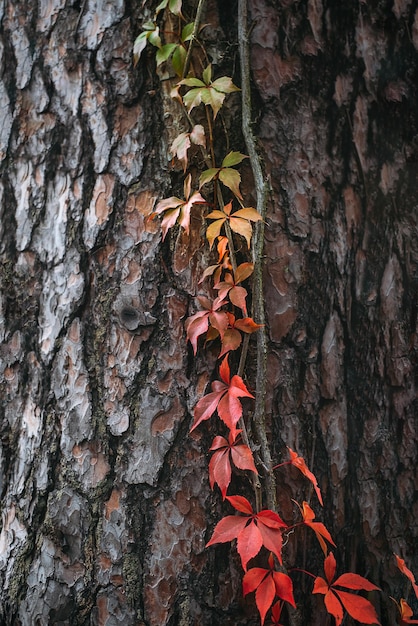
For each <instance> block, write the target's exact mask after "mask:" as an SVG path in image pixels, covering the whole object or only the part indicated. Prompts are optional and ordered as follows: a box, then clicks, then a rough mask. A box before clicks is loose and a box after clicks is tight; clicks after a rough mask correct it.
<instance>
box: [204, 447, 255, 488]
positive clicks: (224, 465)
mask: <svg viewBox="0 0 418 626" xmlns="http://www.w3.org/2000/svg"><path fill="white" fill-rule="evenodd" d="M210 450H212V451H214V454H213V456H212V458H211V460H210V462H209V482H210V486H211V488H212V489H213V487H214V485H215V483H216V484H217V485H218V486H219V488H220V490H221V492H222V497H223V498H224V499H225V495H226V491H227V489H228V487H229V484H230V482H231V464H230V458H232V460H233V462H234V465H235V466H236V467H238V468H239V469H242V470H250V471H253V472H255V473H257V470H256V468H255V465H254V460H253V455H252V452H251V450H250V449H249V447H248V446H246V445H243V444H241V445H240V444H238V443H237V442H236V441H234V440H233V438H232V436H231V435H230V436H229V442H228V441H227V440H226V439H225V438H224V437H220V436H218V437H215V439H214V440H213V442H212V446H211V447H210Z"/></svg>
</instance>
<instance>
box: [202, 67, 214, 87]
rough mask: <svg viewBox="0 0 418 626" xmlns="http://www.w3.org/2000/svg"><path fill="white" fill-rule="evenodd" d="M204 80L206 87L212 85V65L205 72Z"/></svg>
mask: <svg viewBox="0 0 418 626" xmlns="http://www.w3.org/2000/svg"><path fill="white" fill-rule="evenodd" d="M202 78H203V80H204V82H205V84H206V85H210V81H211V79H212V65H211V64H210V63H209V65H208V66H207V68H206V69H204V70H203V74H202Z"/></svg>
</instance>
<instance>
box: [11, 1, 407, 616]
mask: <svg viewBox="0 0 418 626" xmlns="http://www.w3.org/2000/svg"><path fill="white" fill-rule="evenodd" d="M149 4H150V3H147V2H144V3H137V2H130V1H128V0H115V1H114V2H111V3H104V2H103V3H102V2H99V1H96V0H86V1H85V2H69V1H66V0H36V1H29V0H22V1H21V2H19V3H16V2H12V0H3V1H1V0H0V24H1V31H0V59H1V62H0V109H1V112H2V113H1V118H0V172H1V178H0V218H1V221H0V256H1V259H0V278H1V284H0V341H1V344H0V392H1V398H2V401H1V405H0V406H1V409H0V427H1V431H0V432H1V439H0V486H1V516H2V517H1V524H2V525H1V533H0V580H1V586H0V600H1V602H0V621H1V624H4V625H5V626H6V625H20V626H33V625H34V624H36V625H40V626H43V625H47V624H48V625H49V624H57V625H67V624H68V625H71V626H77V625H80V626H81V625H85V624H92V625H97V626H115V625H116V624H123V625H124V626H128V625H135V626H140V625H142V626H143V625H146V626H166V625H168V626H174V625H178V626H185V625H196V626H197V625H203V624H205V625H209V624H214V625H216V624H222V625H223V626H228V625H230V626H233V625H234V626H240V625H242V626H244V625H245V626H249V625H251V624H257V623H259V619H258V617H257V613H256V611H255V609H254V603H253V600H252V599H251V598H250V599H246V600H243V599H242V591H241V580H242V572H241V570H240V566H239V563H238V560H237V559H236V555H235V549H234V548H230V547H229V546H220V547H219V548H216V549H214V548H210V549H208V550H206V549H205V543H206V542H207V541H208V539H209V537H210V534H211V532H212V529H213V526H214V524H215V523H216V522H217V521H218V520H219V519H220V517H221V515H222V511H225V507H224V505H222V502H221V500H220V498H219V496H218V494H217V493H216V492H214V493H212V492H211V491H210V488H209V483H208V479H207V463H208V455H207V450H208V447H209V445H210V441H211V437H210V433H209V432H208V429H206V430H205V429H203V428H202V429H199V432H196V431H194V432H193V433H192V434H191V435H190V434H189V427H190V424H191V415H192V413H193V408H194V405H195V403H196V401H197V400H198V399H199V398H200V397H201V395H202V394H203V392H204V390H205V388H206V387H207V385H208V383H209V382H210V380H211V377H212V374H213V368H214V363H215V355H214V354H212V353H211V352H210V351H209V352H208V353H207V354H201V355H200V356H198V358H197V359H194V358H192V356H191V352H190V350H189V348H188V346H187V344H186V337H185V332H184V329H183V325H182V322H183V320H184V319H185V318H186V317H187V316H188V315H190V314H191V312H193V311H194V309H193V306H194V298H193V297H194V296H195V295H196V293H197V287H196V285H197V283H198V280H199V278H200V275H201V271H202V268H203V267H204V266H205V263H207V260H208V252H207V250H206V248H205V247H204V245H203V240H202V239H201V226H202V221H201V219H200V218H196V219H194V220H192V227H191V235H190V237H187V235H185V234H184V233H181V232H180V233H179V234H178V235H177V236H175V237H174V236H173V237H172V239H171V241H166V242H165V243H164V244H162V242H161V235H160V229H159V225H158V223H157V221H155V220H151V219H149V217H150V215H151V213H152V211H153V208H154V204H155V201H156V200H157V199H160V198H161V197H163V196H164V195H165V194H168V195H172V194H171V192H170V185H171V184H172V180H171V179H170V175H169V158H168V151H167V146H168V141H169V137H170V136H171V135H174V136H175V135H176V134H177V133H178V130H177V129H178V128H179V124H181V122H180V119H179V115H178V112H177V111H176V108H175V106H174V105H173V104H172V103H171V101H170V100H169V98H167V86H166V82H164V81H163V82H162V83H160V81H159V79H158V77H157V76H156V73H155V65H154V62H153V58H152V54H149V55H147V53H146V56H145V57H144V59H143V60H142V61H141V63H140V64H139V66H138V67H137V68H134V67H133V64H132V43H133V40H134V37H135V36H136V35H137V34H138V32H139V31H140V29H141V24H142V23H143V21H144V20H146V19H149V18H150V17H151V16H152V10H153V9H154V8H155V7H154V6H152V7H150V6H149ZM235 9H236V4H235V3H231V4H225V3H222V2H219V3H218V5H217V4H216V3H215V2H208V7H207V10H206V17H205V18H204V20H203V21H204V22H205V23H206V22H210V24H211V27H210V29H209V30H208V31H207V32H206V34H205V37H206V38H207V46H208V48H209V51H210V52H211V53H212V55H213V61H214V65H215V69H216V68H217V67H218V64H219V65H221V64H224V65H225V66H228V69H229V71H230V72H232V71H233V67H234V66H233V61H234V60H235V61H236V59H235V57H234V55H235V52H234V46H235V43H236V11H235ZM249 9H250V17H251V20H252V23H251V31H250V35H251V36H250V39H251V69H252V75H253V80H254V94H253V97H254V99H255V102H256V105H254V111H253V114H254V118H255V126H254V128H255V131H256V134H257V136H258V139H259V147H260V150H262V153H263V155H264V163H265V168H266V172H267V173H268V175H269V179H270V183H271V194H270V200H269V206H268V215H267V220H266V232H265V264H264V281H265V301H266V312H267V330H268V339H269V344H268V367H267V373H268V381H267V415H266V417H267V423H268V429H269V440H270V442H271V449H272V455H273V458H274V459H277V463H279V462H280V461H281V460H282V458H287V457H285V454H286V449H285V446H286V445H288V446H290V447H292V448H293V449H296V450H298V452H299V453H300V454H303V455H304V456H305V458H306V459H307V461H309V464H310V466H311V468H312V470H313V471H314V472H315V474H316V475H317V477H318V480H319V484H320V487H321V489H322V490H323V493H324V501H325V507H324V511H323V514H322V513H321V512H320V511H319V508H318V507H316V509H315V510H316V512H317V516H318V518H319V519H323V520H324V521H325V523H326V524H327V527H328V528H329V530H330V532H331V534H332V535H333V538H334V540H335V541H336V543H337V545H338V551H336V555H337V557H338V561H339V564H340V568H341V572H342V571H345V570H347V569H350V570H351V571H356V572H357V573H359V574H362V575H367V576H368V577H369V578H370V579H371V580H373V582H374V583H376V584H378V585H380V586H382V588H383V589H384V591H385V595H383V594H381V595H378V594H376V595H375V596H373V601H375V602H377V605H378V607H379V611H380V619H381V623H382V624H387V625H392V624H393V623H394V622H395V617H394V615H395V613H394V605H393V603H392V601H391V600H389V599H388V596H389V595H393V596H396V597H399V594H401V593H403V594H405V590H404V589H403V588H402V585H404V580H402V577H401V576H400V575H399V573H398V572H397V570H396V568H395V564H394V560H393V556H392V553H393V552H396V553H398V554H400V555H401V556H403V557H404V558H405V559H406V561H407V563H408V565H409V566H410V567H411V569H413V570H414V571H415V572H418V561H417V553H416V551H415V552H414V548H413V546H414V542H416V538H417V534H418V525H417V519H418V502H417V498H416V490H417V481H418V476H417V450H418V446H417V438H418V436H417V428H416V424H417V414H418V403H417V395H416V371H417V347H418V328H417V301H418V288H417V284H418V283H417V275H418V274H417V271H418V237H417V234H418V232H417V230H418V209H417V203H416V187H417V185H416V183H417V160H418V152H417V150H418V116H417V113H416V106H415V103H416V101H417V95H418V94H417V90H418V79H417V76H418V62H417V51H418V11H417V10H416V9H415V8H414V5H413V3H412V2H410V1H408V0H395V2H394V3H393V5H392V3H389V2H383V1H380V2H379V1H378V0H376V1H374V2H370V3H367V4H366V3H357V2H352V1H351V2H347V3H344V5H342V4H341V3H339V2H332V1H331V0H303V1H301V2H293V1H292V0H282V1H279V2H269V1H268V0H250V2H249ZM210 38H212V41H210ZM234 80H235V81H239V72H238V70H237V69H236V75H234ZM234 102H235V104H234V105H232V107H233V106H235V107H236V106H237V104H236V102H238V100H236V101H234ZM225 115H226V123H227V125H228V126H229V128H230V129H231V133H235V135H236V137H235V136H234V140H235V139H236V141H237V143H239V144H240V145H242V137H241V136H240V134H239V131H238V130H237V128H238V126H237V123H236V119H235V118H236V115H235V109H234V108H231V109H230V110H229V111H228V110H227V111H226V114H225ZM181 130H182V129H181ZM231 149H236V146H235V145H234V146H232V147H231ZM246 187H247V188H246V191H247V192H249V193H251V191H252V190H251V184H250V183H246ZM248 378H249V380H251V379H252V380H254V379H255V376H254V372H252V371H251V368H250V369H249V372H248ZM278 484H279V491H278V498H279V506H280V507H281V508H280V511H281V514H282V515H283V517H284V518H285V519H286V520H287V521H288V522H289V523H290V522H291V521H292V519H294V518H295V519H296V517H295V516H296V514H297V512H296V510H295V509H294V507H293V505H292V504H291V503H290V500H289V495H290V496H291V497H293V498H297V499H299V500H301V499H303V498H305V499H308V498H309V491H307V490H306V484H305V482H304V481H301V480H299V477H298V476H297V475H295V474H294V473H293V472H290V473H284V472H282V471H281V472H280V473H279V474H278ZM314 504H315V506H316V503H315V501H314V498H312V505H313V506H314ZM285 559H286V564H287V565H288V566H293V565H295V566H298V567H301V566H302V567H306V568H307V569H311V570H312V571H313V572H314V573H318V574H322V571H321V568H322V560H323V559H322V555H321V552H320V551H319V550H317V548H316V546H315V542H314V541H313V540H312V539H311V537H310V536H309V535H306V536H304V535H302V534H300V535H297V536H296V541H294V538H293V537H291V536H290V537H289V543H288V545H287V546H286V555H285ZM301 563H303V565H301ZM296 587H297V588H298V590H299V591H298V592H297V594H296V595H297V599H298V600H299V601H300V606H301V614H302V615H303V622H302V623H303V624H305V625H307V626H316V625H319V624H324V623H325V622H324V619H326V618H324V613H323V612H322V606H321V602H322V600H321V599H318V598H317V597H314V598H313V599H312V600H311V599H310V590H311V588H310V584H309V583H307V582H306V581H303V580H302V578H300V579H295V588H296ZM392 605H393V606H392ZM411 605H412V604H411ZM284 619H286V618H284ZM347 623H348V622H347Z"/></svg>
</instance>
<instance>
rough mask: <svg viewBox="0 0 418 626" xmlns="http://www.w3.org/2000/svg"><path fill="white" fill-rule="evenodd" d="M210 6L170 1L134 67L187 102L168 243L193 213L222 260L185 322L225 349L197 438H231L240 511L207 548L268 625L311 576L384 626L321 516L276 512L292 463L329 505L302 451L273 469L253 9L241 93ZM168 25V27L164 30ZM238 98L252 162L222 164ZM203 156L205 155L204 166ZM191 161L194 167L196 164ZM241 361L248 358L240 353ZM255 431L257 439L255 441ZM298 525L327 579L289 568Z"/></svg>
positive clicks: (195, 336) (225, 452) (364, 583)
mask: <svg viewBox="0 0 418 626" xmlns="http://www.w3.org/2000/svg"><path fill="white" fill-rule="evenodd" d="M203 8H204V0H199V2H198V6H197V11H196V15H195V17H194V19H193V20H192V21H189V20H188V19H187V18H186V17H185V15H184V14H185V13H186V11H185V10H184V9H183V6H182V0H163V1H162V2H160V4H159V5H158V6H157V8H156V10H155V14H154V16H153V19H152V20H149V21H146V22H145V23H144V24H143V25H142V28H143V30H142V32H141V33H140V34H139V36H138V37H137V38H136V41H135V43H134V49H133V51H134V61H135V63H139V62H140V60H141V56H142V54H143V52H144V50H145V48H146V46H147V45H148V44H150V45H151V46H153V47H154V48H155V49H156V65H157V67H164V66H166V67H167V69H168V71H169V72H171V74H172V75H174V76H176V79H175V84H174V86H173V88H172V90H171V97H172V98H173V100H174V101H176V102H177V103H178V105H179V107H180V110H181V112H182V113H181V114H182V116H183V118H184V123H185V125H187V126H188V130H186V131H183V132H181V133H179V134H178V135H177V137H176V138H175V139H174V141H173V142H172V144H171V146H170V152H171V155H172V157H173V160H174V161H178V163H179V164H180V166H181V169H182V171H183V175H184V182H183V197H181V198H180V197H177V196H171V197H168V198H163V199H161V200H160V201H159V202H158V203H157V205H156V207H155V210H154V213H153V215H152V217H153V218H156V217H159V218H161V230H162V238H163V239H165V237H166V236H167V235H168V233H169V231H170V230H171V229H173V228H175V227H176V228H177V227H180V228H182V229H184V230H185V231H186V232H187V233H189V231H190V221H191V219H192V216H193V214H194V213H195V212H201V213H202V212H203V216H204V221H205V224H206V226H205V232H204V238H205V240H206V245H207V246H208V247H209V250H210V251H211V253H212V254H216V259H214V261H215V262H214V263H213V264H211V265H209V266H208V267H206V268H205V269H204V270H203V272H202V275H201V277H200V281H199V284H198V285H196V290H198V288H199V286H200V285H202V284H203V283H207V284H208V285H209V286H208V288H207V289H206V292H205V293H206V295H203V294H202V295H199V296H197V298H196V300H197V304H198V310H197V311H196V312H195V313H194V314H192V315H191V316H190V317H189V318H188V319H187V320H186V321H185V330H186V335H187V341H189V342H190V344H191V346H192V350H193V354H194V355H196V354H197V352H198V350H201V349H204V348H205V346H206V345H207V344H211V345H212V344H215V345H216V342H217V345H218V349H219V353H218V377H217V379H216V380H214V381H213V382H212V384H211V389H210V391H209V392H208V393H206V394H205V395H203V397H201V398H200V400H199V401H198V402H197V404H196V406H195V408H194V420H193V424H192V426H191V431H193V430H194V429H195V428H200V427H201V425H202V423H203V422H205V421H208V420H211V421H213V422H214V423H217V424H219V423H220V425H221V427H222V433H221V434H217V435H216V436H215V437H214V439H213V441H212V444H211V446H210V449H209V451H210V452H211V453H212V456H211V459H210V462H209V467H208V474H209V483H210V486H211V488H212V489H215V487H217V488H219V491H220V494H221V497H222V499H223V501H224V502H225V503H227V506H228V507H229V508H230V510H231V508H232V510H233V511H234V513H233V514H229V515H225V516H224V517H223V518H222V519H221V520H220V521H219V522H218V523H217V525H216V527H215V529H214V532H213V534H212V537H211V538H210V540H209V541H208V543H207V547H210V546H212V545H216V544H219V543H229V542H233V541H236V547H237V551H238V554H239V557H240V560H241V565H242V569H243V583H242V584H243V595H244V596H246V595H248V594H251V593H255V603H256V606H257V609H258V612H259V615H260V619H261V624H264V623H265V620H266V618H267V616H269V619H270V623H271V624H274V625H276V626H280V620H281V619H283V617H284V613H285V611H286V610H288V611H289V620H290V623H292V619H293V618H292V615H293V614H292V609H291V608H293V609H296V603H295V598H294V584H293V578H292V575H293V574H294V573H296V572H299V573H300V572H302V573H304V574H305V575H306V576H308V578H312V579H313V587H312V593H313V594H320V595H323V596H324V608H325V610H326V611H327V612H328V613H329V614H330V615H332V616H333V617H334V619H335V623H336V625H337V626H339V625H341V624H342V623H343V620H344V615H345V614H346V613H347V614H349V615H350V616H351V617H352V618H353V619H354V620H357V621H359V622H361V623H364V624H379V621H378V616H377V613H376V610H375V608H374V606H373V604H372V603H371V601H370V599H369V597H367V598H366V597H363V596H361V595H359V593H358V592H366V593H367V594H370V593H372V592H376V591H380V590H379V588H378V587H377V586H376V585H374V584H373V583H371V582H369V581H368V580H367V579H366V578H364V577H362V576H359V575H358V574H354V573H344V574H342V575H340V576H337V577H336V568H337V564H336V559H335V556H334V552H333V549H335V548H336V545H335V543H334V540H333V538H332V536H331V534H330V533H329V531H328V530H327V528H326V527H325V525H324V524H323V523H322V522H319V521H315V518H316V514H315V511H314V510H313V508H312V507H311V506H310V504H308V502H306V501H303V502H302V503H297V502H295V506H296V507H297V511H298V515H299V521H297V522H296V523H292V524H288V523H287V522H286V521H285V520H283V519H282V517H281V516H280V514H279V513H278V512H277V502H276V474H275V473H277V475H278V476H280V471H283V469H285V468H286V467H288V466H293V467H295V468H297V469H298V470H299V471H300V472H301V473H302V474H303V475H304V476H305V477H306V479H307V480H309V481H310V483H311V484H312V486H313V489H314V491H315V493H316V496H317V499H318V501H319V503H320V505H323V501H322V495H321V490H320V488H319V486H318V483H317V480H316V477H315V475H314V474H313V473H312V471H311V470H310V469H309V468H308V466H307V464H306V462H305V460H304V459H303V458H302V457H301V456H299V454H298V453H297V452H295V451H293V450H292V449H290V448H288V454H289V459H288V460H287V461H284V462H282V463H280V464H278V465H275V466H274V465H273V462H272V459H271V456H270V448H269V443H268V437H267V432H266V426H265V422H264V414H265V406H264V397H265V384H266V382H265V381H266V353H267V339H266V331H265V320H264V307H263V284H262V256H263V241H264V226H265V216H266V206H267V198H268V181H267V180H266V177H265V175H264V172H263V168H262V160H261V158H260V154H259V152H258V149H257V144H256V141H255V138H254V136H253V134H252V130H251V127H252V115H251V90H250V73H249V71H250V70H249V68H250V63H249V52H248V32H247V21H248V18H247V4H246V0H239V3H238V31H239V32H238V39H239V53H240V66H241V86H240V87H238V86H237V85H235V84H234V82H233V80H232V78H231V77H229V76H217V75H216V73H215V71H214V67H213V64H212V63H211V59H210V58H208V54H207V52H206V50H205V48H204V45H203V44H202V42H200V41H199V38H198V37H199V32H200V29H201V28H202V26H201V16H202V12H203ZM167 24H168V25H170V26H169V27H167V28H165V26H166V25H167ZM231 94H240V98H241V113H242V128H243V137H244V140H245V145H246V149H247V151H248V155H246V154H242V153H241V152H239V151H237V150H229V149H228V151H226V153H225V154H223V155H222V158H221V159H220V160H218V159H217V157H216V155H217V154H219V153H220V151H221V146H219V145H216V143H215V141H216V139H215V137H218V136H219V135H220V133H221V132H225V131H220V128H222V124H221V123H220V121H219V120H220V117H221V114H220V112H221V111H222V108H223V106H224V103H225V101H226V99H227V97H229V96H231ZM197 112H198V115H197V116H196V117H195V114H196V113H197ZM230 141H231V137H228V136H225V141H224V142H223V143H224V144H225V145H229V143H230ZM197 151H199V153H200V156H199V158H196V152H197ZM191 154H194V155H195V158H193V159H192V157H191V156H190V155H191ZM191 159H192V160H193V167H191ZM246 159H248V160H249V163H250V166H251V170H252V174H253V179H254V187H255V197H256V206H255V207H253V206H248V203H247V202H246V199H245V197H244V195H243V193H242V190H241V173H240V167H241V165H242V163H243V162H244V161H245V160H246ZM199 164H200V165H199ZM208 293H209V294H210V296H209V297H208V295H207V294H208ZM250 301H251V304H249V302H250ZM179 323H180V320H179ZM252 334H255V335H256V337H257V340H256V344H257V346H256V372H257V373H256V380H255V386H254V390H250V389H249V388H248V386H247V384H246V382H245V380H244V379H245V371H246V370H245V367H246V360H247V354H248V348H249V338H250V335H252ZM236 354H238V355H239V356H238V357H236V356H232V355H236ZM235 364H237V366H235ZM234 367H235V371H234ZM244 398H247V399H248V400H249V401H251V400H253V401H254V405H253V407H254V408H253V410H252V413H251V414H250V413H248V415H244V406H243V399H244ZM216 417H217V418H218V420H217V421H215V420H216ZM219 420H220V422H219ZM250 433H254V437H255V438H254V439H253V438H252V436H250ZM255 450H257V454H256V455H255V454H254V452H255ZM236 470H239V472H240V474H241V475H242V473H243V472H246V473H247V476H248V478H249V480H250V483H251V485H252V489H253V492H254V503H253V504H251V502H250V501H249V500H248V499H247V498H246V497H244V496H243V495H239V494H235V495H231V494H229V493H228V491H229V489H230V486H231V480H232V474H233V472H235V471H236ZM298 527H306V528H307V529H309V530H310V531H312V532H313V533H314V534H315V536H316V538H317V540H318V542H319V545H320V547H321V549H322V551H323V554H324V577H322V576H317V575H314V574H312V573H311V572H308V571H306V570H304V569H299V568H294V569H287V568H286V567H285V562H286V559H284V558H283V551H284V549H285V546H286V544H287V543H288V541H290V540H291V538H293V537H294V536H295V533H294V532H293V531H294V530H295V529H296V528H298ZM257 556H260V558H263V559H264V563H265V567H260V566H259V563H260V562H261V561H260V560H258V561H257V566H255V565H254V563H253V559H254V558H255V557H257ZM395 559H396V564H397V566H398V568H399V569H400V571H401V572H402V573H403V574H404V575H405V576H406V577H407V578H408V579H409V581H410V583H411V585H412V588H413V592H414V593H415V595H416V596H417V597H418V586H417V584H416V583H415V579H414V576H413V574H412V572H411V571H410V570H409V569H408V567H407V566H406V564H405V561H404V560H403V559H401V558H400V557H398V556H397V555H395ZM394 602H396V605H397V607H398V613H399V623H400V624H401V625H405V624H418V620H417V619H412V615H413V613H412V610H411V608H410V607H409V605H408V604H407V602H406V600H405V599H401V600H400V601H399V602H397V601H396V600H394ZM285 607H287V608H285ZM289 607H291V608H290V609H289Z"/></svg>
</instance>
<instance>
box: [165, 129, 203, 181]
mask: <svg viewBox="0 0 418 626" xmlns="http://www.w3.org/2000/svg"><path fill="white" fill-rule="evenodd" d="M192 144H195V145H197V146H203V147H204V146H205V145H206V138H205V129H204V128H203V126H202V125H201V124H196V126H193V129H192V131H191V132H190V133H187V132H185V133H180V135H178V137H176V138H175V140H174V141H173V143H172V144H171V147H170V152H171V154H172V155H173V156H176V157H177V158H178V160H179V161H180V163H181V164H182V165H183V170H184V171H186V169H187V163H188V159H187V153H188V150H189V148H190V147H191V145H192Z"/></svg>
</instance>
